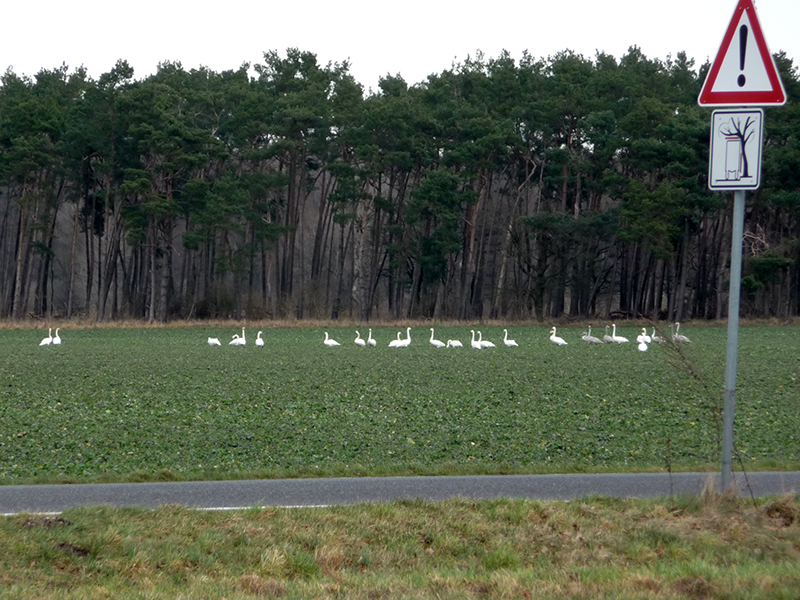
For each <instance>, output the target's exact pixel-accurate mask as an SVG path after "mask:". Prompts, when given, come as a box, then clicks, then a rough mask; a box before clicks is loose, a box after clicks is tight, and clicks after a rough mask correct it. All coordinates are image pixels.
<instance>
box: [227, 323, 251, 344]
mask: <svg viewBox="0 0 800 600" xmlns="http://www.w3.org/2000/svg"><path fill="white" fill-rule="evenodd" d="M246 345H247V340H246V339H245V337H244V327H242V337H239V335H238V334H236V333H234V334H233V336H232V337H231V341H230V342H228V346H246Z"/></svg>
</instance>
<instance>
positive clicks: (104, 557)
mask: <svg viewBox="0 0 800 600" xmlns="http://www.w3.org/2000/svg"><path fill="white" fill-rule="evenodd" d="M799 500H800V499H799V498H798V497H791V496H786V497H782V498H773V499H768V500H763V501H762V504H761V505H759V506H754V505H753V504H752V503H750V502H748V501H746V500H743V499H740V498H736V497H734V496H730V495H724V494H717V493H714V492H713V490H711V491H707V492H706V493H704V494H703V495H702V496H701V497H680V498H672V499H669V500H665V499H646V500H643V499H639V500H636V499H628V500H620V499H614V498H608V497H589V498H584V499H581V500H577V501H571V502H539V501H528V500H492V501H480V502H473V501H469V500H465V499H454V500H448V501H444V502H435V503H434V502H424V501H417V500H408V501H400V502H392V503H388V504H361V505H353V506H337V507H330V508H314V509H278V508H268V509H251V510H246V511H239V512H235V513H220V512H197V511H192V510H189V509H186V508H183V507H176V506H166V507H163V508H161V509H158V510H155V511H148V510H141V509H136V508H126V509H112V508H108V507H95V508H80V509H73V510H70V511H68V512H65V513H64V514H62V515H60V516H58V517H55V516H37V515H17V516H15V517H7V518H4V519H2V520H1V521H0V583H1V584H2V587H1V588H0V589H2V592H0V594H2V596H3V597H8V598H68V599H71V598H81V599H86V598H179V597H182V598H209V599H210V598H220V599H221V598H228V599H241V598H287V599H292V598H352V599H355V600H359V599H371V598H378V597H393V598H421V599H427V598H453V599H455V598H489V599H493V598H556V599H559V598H622V599H626V598H631V599H633V598H696V599H703V598H719V597H724V598H732V599H738V598H743V599H744V598H796V597H797V589H798V585H800V570H798V569H797V564H798V562H800V502H799Z"/></svg>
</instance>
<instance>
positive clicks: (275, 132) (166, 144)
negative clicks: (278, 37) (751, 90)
mask: <svg viewBox="0 0 800 600" xmlns="http://www.w3.org/2000/svg"><path fill="white" fill-rule="evenodd" d="M775 59H776V64H777V66H778V69H779V71H780V73H781V76H782V78H783V82H784V85H785V87H786V91H787V95H788V98H789V101H788V103H787V105H786V106H785V107H781V108H775V109H767V110H766V117H765V142H764V151H763V173H762V182H763V184H762V187H761V189H760V190H758V191H756V192H753V193H748V196H747V202H748V207H747V214H746V221H745V223H746V225H745V239H744V244H745V246H744V248H745V252H744V254H745V259H744V272H743V296H742V315H743V316H745V317H750V318H756V319H775V320H776V321H777V322H779V323H782V322H785V321H786V320H787V319H792V318H793V317H796V316H797V315H798V314H800V264H799V261H798V258H800V256H798V255H799V254H800V243H799V242H798V238H799V237H800V236H799V235H798V230H799V229H800V220H799V219H798V217H799V216H800V168H798V167H800V108H798V106H800V105H799V104H798V102H797V100H798V98H800V82H799V81H798V71H797V69H796V67H794V65H793V62H792V60H791V59H790V58H789V57H787V56H785V55H784V54H782V53H779V54H777V55H776V56H775ZM708 67H709V65H708V64H705V65H703V66H701V67H700V68H695V65H694V61H693V60H691V59H689V58H687V57H686V55H685V54H684V53H679V54H678V55H677V57H676V58H671V57H670V58H668V59H666V60H658V59H656V60H653V59H648V58H647V57H645V56H644V55H643V54H642V53H641V51H640V50H639V49H638V48H636V47H632V48H631V49H630V50H629V51H628V53H627V54H626V55H625V56H623V57H622V58H621V59H619V60H617V59H616V58H614V57H612V56H609V55H605V54H602V53H600V54H598V55H596V56H595V57H594V58H593V59H587V58H585V57H583V56H580V55H576V54H574V53H572V52H570V51H565V52H562V53H559V54H557V55H555V56H553V57H549V58H547V59H535V58H533V57H532V56H530V55H528V54H525V55H523V57H522V58H521V59H520V60H514V59H512V58H511V57H510V56H509V55H507V54H502V55H501V56H499V57H497V58H491V59H487V58H485V57H484V56H482V55H481V54H478V55H477V56H476V57H475V58H474V59H467V60H466V61H464V62H463V63H461V64H458V65H454V67H453V68H452V69H451V70H448V71H443V72H442V73H439V74H433V75H430V76H429V77H428V79H427V80H426V81H425V82H423V83H420V84H418V85H414V86H409V85H407V84H406V82H405V81H404V80H403V79H402V78H401V77H399V76H394V77H393V76H387V77H385V78H383V79H382V80H381V82H380V85H379V88H380V89H379V90H378V91H377V92H374V93H370V94H365V93H364V90H363V88H362V86H361V85H360V84H359V83H358V82H356V81H355V80H354V79H353V77H352V75H351V74H350V73H349V65H348V64H347V62H342V63H331V64H328V65H319V64H318V63H317V59H316V56H315V55H314V54H312V53H309V52H303V51H300V50H297V49H289V50H287V52H286V53H285V55H280V54H278V53H277V52H267V53H265V55H264V62H263V63H261V64H258V65H252V68H251V67H250V66H249V65H243V66H242V67H241V68H240V69H239V70H236V71H225V72H222V73H216V72H213V71H210V70H208V69H205V68H201V69H193V70H190V71H186V70H184V69H183V68H182V66H181V65H180V64H179V63H164V64H162V65H160V67H159V69H158V71H157V73H156V74H154V75H151V76H148V77H146V78H145V79H142V80H136V79H134V74H133V70H132V69H131V68H130V67H129V65H128V64H127V63H126V62H125V61H120V62H118V63H117V65H116V66H115V67H114V68H113V69H112V70H111V71H110V72H108V73H105V74H103V75H101V76H100V77H99V78H98V79H92V78H90V77H89V76H87V74H86V72H85V71H84V70H83V69H76V70H74V71H69V69H68V68H67V67H66V66H64V67H61V68H58V69H53V70H46V69H43V70H42V71H40V72H39V73H38V74H37V75H36V76H34V77H27V76H18V75H16V74H14V73H13V72H12V71H10V70H9V71H7V72H6V73H5V74H3V75H2V77H0V318H1V319H3V320H7V321H10V322H12V323H16V324H19V323H21V322H25V323H31V322H35V321H32V320H31V319H34V320H39V321H42V320H43V321H55V320H60V321H61V322H65V323H70V322H73V318H75V317H80V318H79V321H82V320H88V321H91V322H95V323H103V322H108V321H110V322H116V323H123V322H128V321H133V322H147V323H156V322H168V321H170V322H183V321H188V322H193V321H195V320H204V319H215V320H216V319H234V320H244V321H269V320H275V322H293V321H297V320H302V321H305V320H308V321H313V320H321V321H341V322H343V323H346V322H362V321H370V322H373V321H381V322H400V321H406V320H410V321H418V320H425V319H432V320H434V321H436V322H447V321H462V322H463V321H486V320H490V321H491V320H497V321H500V320H506V321H513V322H529V321H530V322H532V321H536V322H545V321H548V320H553V319H556V320H562V321H572V320H574V321H590V320H592V319H603V320H609V319H622V318H636V319H639V318H644V319H647V320H653V321H658V320H666V321H668V322H673V321H676V320H687V319H696V320H703V319H707V320H711V321H712V322H713V321H715V320H720V319H724V318H725V317H726V311H727V295H728V294H727V288H728V281H727V279H728V273H729V264H728V262H729V256H730V244H731V240H730V228H731V223H730V221H731V218H730V213H731V206H730V205H731V198H730V194H719V193H712V192H710V191H708V189H707V185H706V178H707V171H708V139H709V123H710V111H708V110H707V109H702V108H700V107H698V106H697V104H696V98H697V95H698V92H699V89H700V86H701V85H702V82H703V80H704V78H705V74H706V72H707V70H708Z"/></svg>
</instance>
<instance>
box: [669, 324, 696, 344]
mask: <svg viewBox="0 0 800 600" xmlns="http://www.w3.org/2000/svg"><path fill="white" fill-rule="evenodd" d="M672 339H673V340H674V341H676V342H678V343H681V344H691V343H692V340H690V339H689V338H688V337H686V336H685V335H683V334H682V333H681V324H680V323H675V333H674V334H673V335H672Z"/></svg>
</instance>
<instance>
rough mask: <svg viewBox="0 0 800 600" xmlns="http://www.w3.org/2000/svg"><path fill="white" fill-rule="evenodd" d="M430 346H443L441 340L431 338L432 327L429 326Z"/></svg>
mask: <svg viewBox="0 0 800 600" xmlns="http://www.w3.org/2000/svg"><path fill="white" fill-rule="evenodd" d="M430 342H431V346H435V347H436V348H444V342H443V341H441V340H435V339H433V327H431V339H430Z"/></svg>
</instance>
